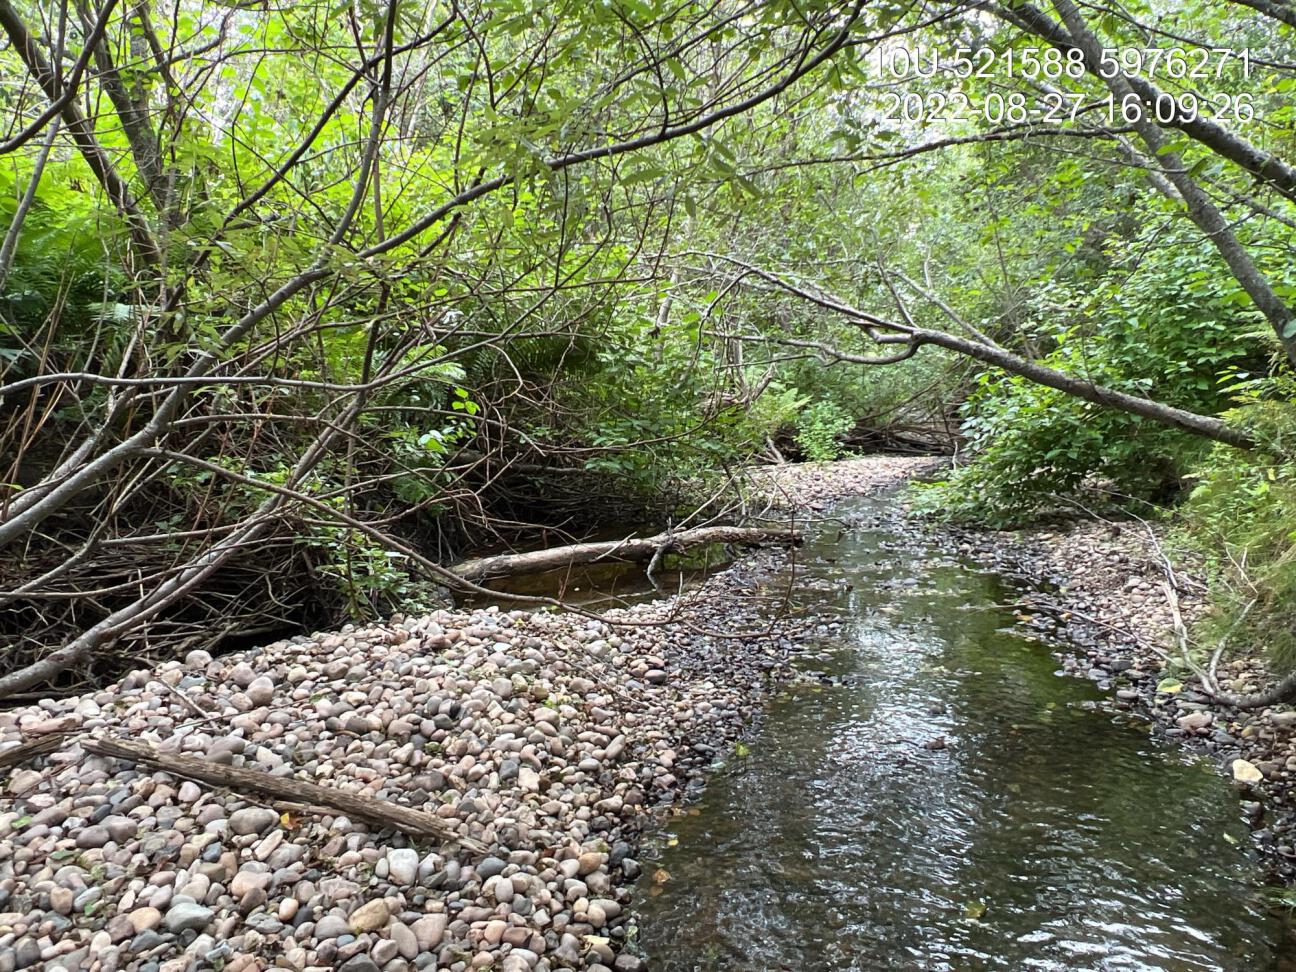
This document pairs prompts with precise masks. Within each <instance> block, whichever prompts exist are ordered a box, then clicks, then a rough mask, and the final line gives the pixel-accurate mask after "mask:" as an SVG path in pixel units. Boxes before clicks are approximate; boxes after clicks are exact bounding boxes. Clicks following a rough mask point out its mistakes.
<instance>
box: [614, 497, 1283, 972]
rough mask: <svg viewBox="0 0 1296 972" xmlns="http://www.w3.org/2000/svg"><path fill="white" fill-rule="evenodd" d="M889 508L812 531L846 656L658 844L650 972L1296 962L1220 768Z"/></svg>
mask: <svg viewBox="0 0 1296 972" xmlns="http://www.w3.org/2000/svg"><path fill="white" fill-rule="evenodd" d="M886 502H888V501H887V500H885V499H882V500H858V501H854V502H852V503H850V504H847V505H846V506H843V507H841V508H840V509H839V510H838V513H839V514H840V515H841V516H843V517H844V518H846V519H847V521H848V522H850V521H864V522H865V525H863V526H859V527H856V528H851V529H845V530H841V529H839V528H837V527H834V526H827V527H821V528H820V529H819V530H818V532H817V536H816V537H815V538H812V539H811V541H810V542H808V543H807V545H806V546H805V547H804V548H803V550H802V553H801V554H800V558H799V559H800V567H799V570H800V573H799V574H798V580H797V587H796V590H797V603H798V604H799V605H800V609H801V610H804V611H805V612H806V613H807V614H808V615H813V614H814V613H816V612H827V614H828V615H829V616H830V617H829V625H830V627H828V628H827V629H826V630H825V631H824V635H823V639H822V645H821V646H820V648H821V650H820V651H819V653H818V655H817V657H812V658H809V659H807V660H806V662H805V663H804V665H803V667H804V668H805V669H806V672H805V674H806V677H805V679H804V680H802V681H798V682H797V683H795V684H794V685H793V686H792V687H791V688H789V689H788V690H787V691H785V692H783V693H781V694H780V695H779V696H778V697H777V698H776V699H775V700H774V701H773V702H772V703H771V704H770V706H769V708H768V710H767V713H766V716H765V719H764V722H763V724H762V727H761V729H760V730H759V732H758V733H757V734H756V735H755V736H754V737H753V738H752V740H751V741H750V742H749V744H747V745H746V746H745V747H742V748H741V749H740V750H739V751H738V752H736V753H735V754H733V755H731V757H730V758H729V759H728V760H727V765H726V766H725V767H724V768H723V769H720V770H718V772H717V773H716V774H715V776H714V777H713V778H712V779H711V781H710V783H709V784H708V786H707V789H706V791H705V793H704V795H703V798H702V800H701V802H700V803H698V804H695V805H693V806H692V807H690V808H689V809H688V810H687V811H686V812H685V813H684V814H683V815H681V816H678V817H675V818H673V819H671V820H670V821H669V825H668V829H666V830H665V831H663V832H662V833H661V834H660V835H658V837H657V839H656V860H653V859H652V857H653V855H651V854H649V855H645V876H644V878H643V886H642V887H641V889H640V894H639V895H638V896H637V908H638V913H639V933H638V937H639V943H640V945H641V947H642V950H643V952H644V954H646V956H647V957H648V958H649V959H650V964H649V967H650V968H651V969H654V970H656V972H684V970H699V972H702V970H707V972H709V970H760V972H765V970H795V972H811V970H815V972H819V970H823V972H830V970H846V969H851V970H856V969H858V970H880V969H895V970H906V972H928V970H959V972H966V970H982V969H1005V970H1013V972H1016V970H1050V972H1052V970H1058V972H1064V970H1065V972H1077V970H1117V969H1119V970H1175V972H1182V970H1207V969H1209V970H1228V972H1232V970H1238V972H1242V970H1246V972H1257V970H1288V969H1296V963H1293V962H1292V960H1291V959H1290V958H1288V959H1284V958H1283V957H1282V956H1283V955H1288V956H1290V955H1293V954H1296V952H1294V951H1293V950H1292V948H1291V945H1290V943H1289V942H1288V941H1287V931H1286V922H1285V921H1284V919H1283V916H1282V914H1281V912H1280V910H1279V909H1277V908H1276V907H1275V906H1274V902H1273V899H1272V897H1271V896H1270V895H1269V894H1267V893H1266V890H1265V888H1264V887H1263V885H1262V879H1263V874H1262V871H1261V868H1260V865H1259V864H1258V863H1256V861H1255V860H1254V859H1253V857H1252V856H1251V854H1250V852H1249V851H1248V842H1249V839H1250V838H1249V836H1248V831H1247V828H1246V826H1245V824H1244V822H1243V820H1242V816H1241V813H1240V811H1239V806H1238V799H1237V796H1236V795H1235V794H1234V793H1233V792H1232V791H1231V790H1230V787H1229V785H1228V784H1227V783H1226V782H1225V781H1224V780H1222V779H1221V778H1220V777H1219V776H1218V775H1217V773H1216V772H1215V769H1214V767H1213V766H1211V765H1209V764H1208V763H1205V762H1202V761H1199V760H1195V759H1193V758H1191V757H1189V756H1187V755H1185V754H1184V753H1183V752H1182V751H1180V750H1176V749H1174V748H1171V747H1168V746H1165V745H1161V744H1159V743H1157V742H1156V741H1154V740H1153V739H1152V738H1151V737H1149V735H1148V733H1147V730H1146V727H1142V726H1139V725H1131V724H1129V723H1128V722H1127V721H1122V720H1120V719H1119V718H1118V717H1117V716H1116V715H1115V714H1114V713H1113V712H1111V711H1109V710H1107V709H1106V708H1104V705H1103V699H1104V693H1103V692H1101V691H1100V690H1099V689H1098V688H1097V687H1095V686H1094V685H1092V684H1091V683H1089V682H1087V681H1084V680H1082V679H1077V678H1071V677H1061V676H1059V675H1058V674H1057V673H1056V669H1057V667H1058V665H1057V662H1056V659H1054V658H1053V657H1052V656H1051V655H1050V652H1049V650H1048V648H1047V647H1045V646H1044V645H1042V644H1041V643H1039V642H1037V641H1035V640H1032V639H1030V638H1028V637H1025V636H1024V635H1023V633H1022V632H1021V630H1020V629H1019V628H1014V625H1013V620H1014V619H1013V616H1012V614H1011V611H1010V610H1009V609H1008V608H1006V607H1002V606H1000V605H1002V604H1003V603H1004V602H1005V601H1011V600H1012V599H1013V598H1012V595H1011V592H1010V591H1009V590H1008V589H1007V588H1006V585H1005V584H1004V582H1002V581H1000V580H999V579H998V578H996V577H995V576H994V575H992V574H987V573H984V572H981V571H978V570H975V569H972V568H970V567H968V566H965V565H962V564H959V563H957V562H956V561H954V560H952V559H951V558H949V557H948V556H946V555H944V554H942V553H940V552H938V551H934V550H928V549H922V545H921V544H920V543H919V542H917V541H914V540H912V539H911V538H907V537H904V536H902V535H901V534H900V533H898V532H896V531H895V529H894V528H892V527H888V526H886V525H885V523H886V517H885V516H881V517H879V516H878V514H879V513H881V512H884V511H885V505H884V504H885V503H886ZM833 624H836V625H837V626H836V627H832V626H831V625H833Z"/></svg>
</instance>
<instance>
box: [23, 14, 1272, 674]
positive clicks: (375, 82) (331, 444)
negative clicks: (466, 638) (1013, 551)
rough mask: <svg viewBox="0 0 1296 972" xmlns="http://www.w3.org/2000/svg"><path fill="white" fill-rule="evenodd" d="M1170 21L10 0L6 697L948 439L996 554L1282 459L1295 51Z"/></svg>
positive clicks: (357, 608)
mask: <svg viewBox="0 0 1296 972" xmlns="http://www.w3.org/2000/svg"><path fill="white" fill-rule="evenodd" d="M1163 14H1164V12H1162V11H1159V9H1158V7H1157V5H1155V4H1148V5H1134V6H1133V7H1131V6H1129V5H1122V6H1120V7H1115V6H1113V7H1111V8H1107V7H1104V6H1102V5H1100V4H1077V3H1074V2H1071V0H1054V2H1052V3H1051V4H1050V5H1049V6H1048V8H1047V9H1045V8H1037V7H1035V6H1032V5H1031V4H1023V3H1011V4H1008V3H1005V4H1002V5H1000V4H995V3H942V2H923V0H906V2H900V0H888V2H865V0H857V2H854V3H841V2H831V0H829V2H812V3H796V2H787V0H774V2H759V0H757V2H742V0H738V2H728V0H725V2H715V3H697V4H694V3H680V4H673V5H659V4H654V3H629V2H620V3H613V4H567V5H557V6H555V5H553V4H540V3H531V2H526V0H517V2H485V0H483V2H479V3H460V2H451V3H434V4H426V5H411V4H406V3H403V2H401V0H393V2H388V3H375V4H349V5H342V6H337V5H327V4H316V3H310V2H307V3H301V4H292V5H282V6H275V5H272V4H268V3H239V4H221V3H216V2H193V0H131V2H125V3H124V2H122V0H78V2H77V3H68V2H66V0H54V2H51V3H38V2H26V0H23V2H13V0H0V29H2V30H3V33H4V36H5V38H6V39H7V44H6V46H5V47H4V49H3V51H0V80H2V81H3V85H2V86H0V98H2V99H3V101H4V103H5V106H6V108H7V109H8V112H7V119H8V121H7V125H6V129H5V131H4V132H3V133H2V139H3V140H2V141H0V145H2V146H3V153H4V155H5V160H4V165H3V167H0V196H2V197H3V198H0V210H2V211H3V212H4V214H5V216H6V217H7V219H6V222H7V229H6V232H5V234H4V238H3V241H2V243H0V314H2V315H3V316H2V319H0V329H2V332H3V340H2V341H0V357H2V361H3V369H4V371H3V377H2V378H0V396H2V405H0V422H2V423H3V425H2V426H0V460H2V461H3V463H4V468H5V470H6V472H5V475H4V477H3V482H4V494H3V500H2V503H3V505H2V507H0V544H3V545H4V548H5V559H4V566H3V568H2V569H0V604H2V605H3V607H2V609H0V610H2V611H3V621H2V622H0V633H2V634H3V636H4V637H5V639H6V644H7V645H8V648H9V650H8V651H7V652H6V659H5V663H4V666H3V668H0V672H2V674H0V696H3V695H13V694H14V693H19V692H23V691H27V690H29V689H31V688H33V687H36V686H39V685H41V684H43V683H45V682H47V681H49V680H50V679H52V678H57V677H61V676H62V677H66V675H65V673H67V672H77V671H81V670H84V669H85V668H86V666H87V665H90V664H92V660H93V659H95V658H96V657H97V656H98V655H99V653H101V652H104V651H107V650H110V649H111V650H112V651H113V652H115V653H118V654H121V655H125V656H127V657H130V656H135V655H141V654H148V653H162V654H171V653H175V652H177V651H181V650H183V649H184V648H185V647H197V646H210V645H213V644H218V643H219V642H220V641H221V640H222V639H227V638H252V637H257V636H259V635H261V634H264V633H267V632H269V631H271V630H275V629H277V628H280V627H282V626H284V625H294V624H301V623H304V622H305V621H309V620H319V621H320V622H321V623H323V622H324V621H336V620H338V619H339V617H340V615H342V614H345V613H350V614H352V615H357V616H359V615H364V614H372V613H381V612H389V611H392V610H396V609H403V610H411V609H413V610H417V609H418V608H419V607H421V606H424V605H426V604H427V603H430V599H431V598H433V597H434V596H435V595H436V591H437V590H438V588H440V587H446V586H448V587H451V588H454V587H456V586H460V587H462V586H463V585H462V582H461V581H460V580H459V579H458V578H456V577H455V576H454V575H453V573H452V572H450V571H449V570H447V568H446V567H445V566H444V565H446V564H448V563H453V562H454V560H455V559H456V557H457V556H458V555H459V554H460V553H461V552H463V551H465V550H467V549H470V548H472V547H475V546H480V545H481V544H483V543H485V542H488V541H489V540H492V539H505V540H508V539H512V538H515V537H517V536H519V535H520V534H521V532H522V531H524V530H525V529H526V528H527V527H528V526H534V525H535V524H536V523H537V522H543V524H545V525H547V526H548V527H550V528H552V529H554V530H556V531H561V529H562V527H563V526H564V525H568V526H571V527H572V528H573V529H574V528H575V526H576V525H582V526H583V525H586V523H587V520H588V515H589V513H590V511H591V510H593V509H597V510H599V511H601V512H602V513H603V514H604V515H606V516H612V517H615V516H616V515H617V514H621V515H622V516H623V517H624V518H630V517H632V516H633V517H640V518H641V517H642V516H643V515H644V514H643V510H644V509H645V507H652V508H655V509H656V510H657V511H658V512H659V513H660V515H661V516H662V517H663V518H665V517H668V516H669V515H670V513H671V512H672V511H673V510H675V509H676V508H677V507H678V506H679V505H680V504H681V503H683V502H684V500H685V498H686V497H691V496H692V495H693V494H695V493H696V494H697V496H700V497H701V498H703V499H705V498H706V497H708V496H712V495H714V491H713V488H712V486H711V485H709V484H708V483H707V482H706V481H707V479H708V477H716V476H719V477H726V476H728V475H729V474H730V473H731V472H732V471H733V470H734V469H736V468H738V467H740V466H742V465H743V464H745V463H746V462H748V461H750V460H751V459H752V458H753V457H755V456H759V455H765V456H776V455H779V454H781V453H782V452H786V451H788V450H790V449H797V450H800V451H801V452H802V453H803V454H806V455H810V456H813V457H830V456H831V455H832V454H834V453H835V452H837V451H838V450H839V449H840V447H841V443H842V442H843V441H845V440H848V439H849V438H850V436H851V435H852V434H856V435H858V434H859V433H862V432H865V431H870V432H872V433H873V434H874V435H875V436H878V435H880V436H881V437H882V439H883V440H884V441H887V442H890V443H892V444H895V443H903V444H906V445H908V446H909V447H926V446H930V447H940V448H947V447H954V446H956V445H960V444H961V443H962V441H963V435H964V434H970V437H971V441H972V443H973V444H974V445H976V446H977V447H978V448H980V449H981V450H982V452H983V459H982V460H980V461H979V463H978V464H976V465H975V466H974V467H972V470H971V471H970V472H968V473H966V474H964V475H963V478H962V479H961V480H960V481H959V483H958V485H957V486H956V487H954V492H955V494H956V497H955V499H951V500H949V501H948V504H947V505H957V504H958V503H959V502H967V503H969V504H971V505H973V506H975V507H976V508H977V509H978V510H979V511H980V513H981V514H983V515H984V514H985V513H986V511H987V510H988V511H990V512H991V514H993V515H996V516H998V515H1000V514H1002V515H1003V516H1004V517H1007V516H1010V515H1015V514H1016V513H1019V512H1021V511H1023V510H1026V509H1029V508H1030V507H1031V504H1032V503H1034V502H1035V501H1036V500H1037V499H1038V498H1039V497H1041V496H1045V495H1047V494H1048V492H1049V491H1056V490H1060V489H1066V488H1071V487H1073V486H1075V485H1076V484H1077V483H1079V482H1080V481H1081V480H1082V479H1084V478H1085V477H1086V476H1087V475H1089V474H1091V473H1092V472H1093V471H1094V470H1095V469H1097V470H1099V471H1106V472H1111V471H1112V470H1119V469H1121V468H1122V467H1125V466H1128V463H1129V455H1130V454H1131V452H1135V451H1138V450H1140V449H1142V450H1145V451H1146V452H1147V454H1148V455H1149V456H1151V457H1152V458H1151V460H1150V463H1149V465H1150V466H1154V467H1157V468H1161V467H1164V468H1163V469H1161V472H1162V475H1161V476H1160V479H1162V480H1172V479H1175V478H1176V477H1177V476H1179V475H1181V474H1182V472H1183V464H1184V462H1186V461H1187V460H1186V458H1185V457H1196V458H1197V459H1200V457H1201V455H1202V453H1203V451H1204V449H1205V448H1206V446H1199V445H1196V444H1195V443H1207V444H1209V443H1212V442H1213V443H1216V444H1218V449H1220V450H1223V452H1220V453H1217V455H1240V454H1243V453H1245V454H1248V455H1252V456H1255V455H1257V454H1259V455H1264V456H1270V455H1271V454H1273V449H1274V446H1273V443H1274V441H1275V439H1274V436H1273V435H1270V434H1269V433H1268V432H1266V431H1264V429H1268V428H1269V426H1268V425H1264V424H1263V423H1257V422H1255V421H1253V420H1252V418H1251V417H1249V416H1251V415H1252V414H1253V413H1248V412H1247V411H1246V410H1245V409H1243V411H1242V412H1237V411H1235V412H1228V411H1227V410H1228V409H1229V408H1230V406H1232V405H1235V404H1236V398H1237V395H1238V394H1239V388H1240V387H1241V386H1240V385H1239V383H1244V384H1245V389H1244V394H1245V395H1246V396H1248V401H1249V402H1251V403H1252V404H1253V405H1255V407H1257V408H1259V407H1261V406H1263V407H1264V408H1266V409H1270V406H1272V405H1273V403H1274V402H1276V401H1279V400H1281V398H1282V397H1283V392H1282V390H1281V384H1280V383H1281V381H1282V380H1283V379H1284V376H1285V375H1286V374H1287V373H1288V371H1289V369H1290V365H1291V362H1292V361H1293V360H1296V327H1294V326H1293V313H1292V311H1291V309H1290V302H1291V299H1292V294H1293V293H1296V290H1294V289H1293V287H1294V286H1296V280H1293V279H1292V277H1291V272H1290V270H1289V268H1288V265H1289V264H1290V260H1289V259H1288V256H1289V253H1290V249H1289V247H1290V234H1291V231H1292V228H1293V226H1296V223H1293V218H1294V216H1296V214H1294V213H1293V212H1292V204H1293V199H1294V198H1296V168H1294V167H1293V166H1292V164H1291V163H1290V162H1288V161H1287V159H1289V158H1291V156H1292V153H1293V150H1294V147H1293V145H1292V138H1291V134H1290V133H1291V120H1292V114H1291V108H1290V106H1289V104H1288V102H1289V101H1290V92H1291V90H1292V87H1293V80H1292V69H1291V64H1290V62H1291V61H1292V59H1293V58H1292V56H1291V55H1292V53H1293V52H1292V50H1291V44H1290V42H1289V40H1288V38H1289V34H1290V31H1289V25H1290V23H1291V21H1292V19H1293V18H1292V16H1291V12H1290V8H1288V7H1287V6H1285V5H1284V4H1282V3H1266V4H1242V3H1229V4H1222V5H1221V4H1215V3H1204V2H1203V3H1191V4H1184V5H1183V10H1182V11H1179V12H1178V13H1177V15H1176V16H1171V17H1166V16H1164V15H1163ZM1113 48H1117V49H1141V50H1142V49H1148V50H1150V49H1162V48H1165V49H1172V48H1173V49H1183V50H1185V51H1196V50H1200V51H1207V52H1210V51H1219V50H1221V49H1235V50H1242V49H1244V48H1245V49H1248V50H1249V51H1251V52H1253V53H1252V56H1251V60H1250V62H1249V64H1250V66H1249V68H1248V71H1249V76H1247V77H1243V76H1242V75H1241V74H1240V73H1239V71H1238V69H1237V66H1236V65H1233V66H1231V67H1230V68H1229V69H1228V70H1224V71H1220V72H1216V73H1214V74H1212V76H1211V77H1209V78H1207V79H1204V80H1198V79H1194V78H1184V77H1180V78H1171V77H1169V75H1168V74H1166V73H1165V72H1161V73H1157V72H1155V71H1146V70H1133V69H1130V70H1121V71H1117V72H1115V73H1114V74H1111V73H1110V72H1106V71H1104V70H1102V66H1103V64H1104V63H1105V61H1104V58H1105V57H1106V52H1107V51H1108V50H1110V49H1113ZM901 49H903V50H906V51H926V52H927V53H928V54H931V53H934V52H939V53H940V54H942V55H943V56H945V57H946V58H949V57H950V56H951V55H952V53H953V52H956V51H959V50H964V51H966V52H967V56H972V55H974V54H975V52H978V51H991V52H995V53H997V54H999V55H1000V56H1002V55H1003V54H1004V53H1006V52H1008V51H1016V52H1018V53H1020V52H1022V51H1024V50H1027V49H1030V50H1035V51H1037V52H1038V51H1043V50H1053V51H1056V52H1059V54H1060V56H1061V58H1062V60H1063V62H1064V63H1068V64H1073V65H1076V66H1077V67H1078V68H1079V69H1078V70H1076V71H1074V72H1072V73H1069V74H1066V73H1064V74H1062V75H1060V76H1055V77H1048V76H1042V75H1037V76H1035V77H1028V76H1027V75H1026V73H1025V72H1020V71H1019V72H1016V73H1013V74H1004V73H998V74H996V75H994V76H993V77H989V78H981V77H978V76H975V75H972V76H970V77H962V76H961V74H960V72H957V71H938V72H936V73H935V74H928V73H924V72H922V71H914V72H912V73H910V74H908V75H906V76H904V77H898V76H896V74H895V72H891V73H889V74H888V73H886V72H881V73H880V72H879V69H878V66H879V65H880V64H882V63H891V62H885V61H884V59H885V58H887V57H889V56H890V55H891V54H892V53H893V52H895V51H897V50H901ZM1104 74H1108V75H1110V76H1103V75H1104ZM1203 87H1205V88H1208V89H1209V92H1211V93H1214V94H1216V95H1220V96H1225V95H1227V96H1229V97H1230V98H1232V99H1233V100H1232V101H1231V102H1229V104H1231V105H1236V104H1238V103H1240V101H1241V98H1240V96H1241V95H1244V94H1245V95H1246V96H1247V99H1249V101H1248V103H1250V104H1252V105H1253V107H1254V110H1253V111H1252V112H1250V113H1247V112H1241V111H1237V110H1232V111H1231V113H1229V112H1224V113H1215V114H1211V113H1203V112H1199V111H1194V110H1189V107H1188V100H1187V98H1186V96H1187V95H1188V94H1190V93H1191V92H1192V91H1193V90H1194V89H1196V88H1203ZM952 90H958V91H960V92H963V93H964V95H965V96H966V97H967V98H968V99H969V101H970V103H972V104H975V105H976V106H978V107H977V109H976V110H974V111H972V112H971V113H969V114H968V115H967V116H966V117H963V118H962V119H958V120H953V121H951V120H948V119H945V120H941V119H937V118H933V117H928V116H926V115H921V114H920V115H916V116H911V117H908V118H905V117H900V116H897V117H895V118H893V117H892V116H891V114H890V112H889V109H888V108H887V105H888V101H887V96H888V94H889V93H895V92H900V93H901V94H903V95H905V96H916V97H919V98H920V100H921V99H927V100H926V101H924V102H923V103H924V104H927V105H930V104H931V100H930V99H931V97H932V96H933V95H943V96H946V97H947V96H948V94H949V92H950V91H952ZM1008 95H1019V96H1020V97H1021V98H1022V99H1026V100H1025V101H1023V103H1030V104H1039V103H1043V102H1044V100H1045V99H1048V98H1050V97H1052V98H1057V99H1058V100H1059V101H1060V102H1061V103H1064V104H1066V105H1067V106H1068V108H1067V111H1066V112H1065V113H1063V115H1061V116H1059V117H1057V118H1052V117H1049V118H1044V117H1042V116H1040V115H1039V114H1038V113H1037V114H1036V115H1034V116H1031V117H1026V118H1021V119H1018V118H1017V117H1016V116H1015V115H1009V114H1003V113H1001V114H1000V115H998V116H996V115H994V113H990V112H986V111H985V110H983V107H984V105H986V104H988V103H995V104H1004V105H1007V104H1009V103H1010V102H1009V101H1008V99H1007V96H1008ZM991 96H994V97H997V98H998V99H999V101H998V102H994V101H993V99H992V98H991ZM1167 99H1168V100H1167ZM1108 104H1115V105H1117V106H1122V105H1128V104H1136V105H1141V106H1142V110H1141V111H1138V112H1134V113H1133V115H1132V116H1131V115H1130V114H1128V113H1125V114H1122V113H1121V111H1120V110H1119V109H1118V110H1117V111H1116V112H1115V113H1114V114H1113V113H1112V112H1111V111H1110V110H1109V109H1106V108H1104V105H1108ZM1158 110H1159V111H1160V113H1159V114H1158V113H1157V112H1158ZM1185 294H1187V295H1189V296H1188V298H1185V297H1184V295H1185ZM882 366H885V367H882ZM1005 376H1007V377H1005ZM969 394H971V395H972V399H971V401H972V405H971V406H970V408H971V409H972V410H971V411H970V412H966V413H965V414H964V416H963V418H964V419H965V422H964V427H963V430H962V432H960V431H959V430H958V428H957V426H958V424H959V420H958V417H957V410H958V409H959V408H960V407H963V403H964V402H965V401H966V400H967V399H968V396H969ZM1270 410H1272V409H1270ZM1266 414H1267V413H1266ZM1271 424H1272V423H1271ZM1279 424H1280V425H1281V424H1282V423H1281V422H1280V423H1279ZM1262 426H1263V428H1262ZM1092 429H1097V430H1098V431H1097V433H1096V434H1090V431H1092ZM879 430H882V431H880V432H879ZM1185 443H1194V444H1193V445H1185ZM1248 461H1253V460H1248ZM1256 468H1257V475H1265V474H1264V473H1263V472H1262V471H1261V470H1263V469H1265V468H1269V466H1266V465H1265V464H1264V462H1260V463H1259V464H1258V465H1257V467H1256ZM1145 478H1157V477H1145ZM1032 490H1034V492H1032ZM706 515H707V514H705V513H704V514H702V516H703V517H705V516H706ZM554 535H561V533H560V532H559V533H556V534H554Z"/></svg>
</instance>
